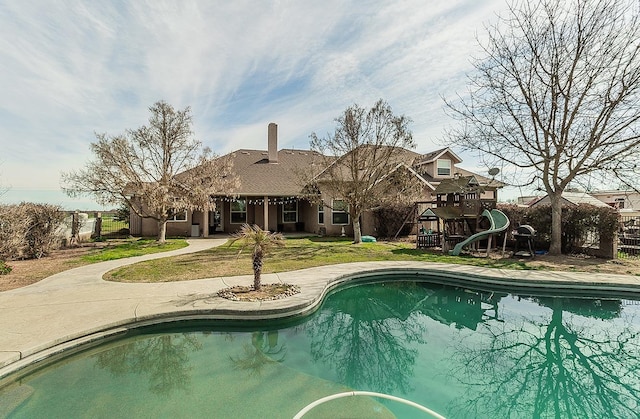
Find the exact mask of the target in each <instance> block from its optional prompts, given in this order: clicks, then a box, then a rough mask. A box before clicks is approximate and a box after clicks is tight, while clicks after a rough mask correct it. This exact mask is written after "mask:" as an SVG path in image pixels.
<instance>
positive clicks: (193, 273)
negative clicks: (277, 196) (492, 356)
mask: <svg viewBox="0 0 640 419" xmlns="http://www.w3.org/2000/svg"><path fill="white" fill-rule="evenodd" d="M238 250H239V244H238V243H235V244H233V245H232V246H228V245H224V246H221V247H217V248H214V249H210V250H206V251H203V252H198V253H192V254H188V255H182V256H174V257H171V258H163V259H156V260H152V261H147V262H141V263H136V264H134V265H129V266H125V267H122V268H120V269H116V270H113V271H111V272H108V273H107V274H106V275H105V279H107V280H112V281H121V282H165V281H184V280H191V279H200V278H212V277H219V276H235V275H247V274H252V273H253V271H252V268H251V267H252V264H251V255H250V252H249V251H247V250H245V251H244V252H243V253H241V254H240V255H239V256H238ZM384 260H399V261H422V262H443V263H458V264H465V265H476V266H486V267H496V268H510V269H531V268H529V267H527V266H526V265H525V264H524V263H522V262H519V261H517V260H513V259H502V260H495V259H486V258H474V257H459V256H448V255H442V254H441V253H433V252H426V251H423V250H418V249H415V244H414V243H403V242H377V243H361V244H357V245H354V244H352V243H351V241H350V240H349V239H340V238H334V237H323V238H321V237H310V238H296V239H287V240H286V246H285V247H282V248H278V247H276V248H273V249H272V250H271V251H270V253H269V254H268V255H267V257H266V258H265V263H264V268H263V273H273V272H285V271H292V270H297V269H304V268H311V267H315V266H322V265H332V264H337V263H346V262H370V261H384Z"/></svg>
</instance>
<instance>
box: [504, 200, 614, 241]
mask: <svg viewBox="0 0 640 419" xmlns="http://www.w3.org/2000/svg"><path fill="white" fill-rule="evenodd" d="M499 208H500V210H502V211H503V212H504V213H505V214H506V215H507V217H509V220H510V221H511V225H512V226H513V228H514V229H515V228H516V227H517V226H519V225H523V224H528V225H530V226H531V227H533V228H534V229H535V230H536V233H537V234H536V243H535V245H536V248H538V249H548V248H549V244H550V243H551V206H550V205H536V206H534V207H528V208H527V207H524V208H523V207H518V206H517V205H511V204H501V205H499ZM618 217H619V215H618V213H617V211H616V210H615V209H613V208H609V207H596V206H594V205H589V204H580V205H575V206H566V207H563V208H562V252H563V253H571V252H575V251H579V250H580V248H581V247H584V246H589V245H593V244H598V242H599V240H600V239H611V238H612V237H613V235H614V234H615V232H616V231H617V229H618Z"/></svg>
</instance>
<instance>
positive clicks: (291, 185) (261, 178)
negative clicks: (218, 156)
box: [229, 149, 320, 196]
mask: <svg viewBox="0 0 640 419" xmlns="http://www.w3.org/2000/svg"><path fill="white" fill-rule="evenodd" d="M229 156H230V157H231V159H232V161H233V171H234V172H235V174H236V176H237V177H238V179H239V180H240V185H239V187H238V188H237V189H236V190H235V192H234V193H235V194H236V195H245V196H297V195H301V194H302V188H303V185H302V182H301V181H300V176H299V173H300V172H301V171H303V170H309V167H312V166H313V165H315V164H317V163H318V162H319V161H320V158H319V157H320V155H319V154H318V153H316V152H314V151H310V150H293V149H282V150H279V151H278V162H277V163H269V153H268V152H267V151H266V150H246V149H241V150H237V151H234V152H233V153H231V154H229Z"/></svg>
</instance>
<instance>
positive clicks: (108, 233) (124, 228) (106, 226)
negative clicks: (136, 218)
mask: <svg viewBox="0 0 640 419" xmlns="http://www.w3.org/2000/svg"><path fill="white" fill-rule="evenodd" d="M101 215H102V216H101V220H102V221H101V223H100V236H101V237H104V238H115V237H128V236H129V220H128V219H125V220H122V219H120V218H119V217H118V214H117V213H115V212H103V213H102V214H101Z"/></svg>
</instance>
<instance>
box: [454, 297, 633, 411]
mask: <svg viewBox="0 0 640 419" xmlns="http://www.w3.org/2000/svg"><path fill="white" fill-rule="evenodd" d="M532 300H533V301H535V302H537V303H538V304H540V305H541V306H546V307H548V308H549V309H550V310H551V316H550V317H548V318H547V319H542V318H541V317H538V318H536V319H525V318H522V319H521V320H520V323H519V324H514V323H513V322H510V323H509V322H488V323H485V324H484V328H483V333H484V334H485V335H486V337H487V339H486V340H483V341H482V342H483V344H478V343H477V342H475V341H474V342H475V343H474V344H473V345H469V344H467V345H460V348H461V349H460V350H459V351H457V352H456V355H455V358H457V361H458V363H457V365H459V366H460V367H459V369H460V370H459V371H455V372H454V374H453V375H454V376H457V377H463V378H461V380H464V382H465V383H466V384H467V385H468V386H469V390H470V391H469V393H470V394H472V391H474V392H475V393H473V394H474V395H473V396H471V398H470V399H469V400H468V401H467V402H466V403H465V405H464V406H457V407H456V408H455V409H452V411H456V410H458V411H463V412H465V414H464V416H469V415H471V416H473V417H481V416H484V417H519V416H523V417H557V418H560V417H562V418H604V417H607V418H614V417H615V418H631V417H633V418H636V417H638V413H637V412H638V411H639V409H640V339H639V337H638V335H637V334H638V332H637V329H635V330H634V329H633V328H632V326H631V325H630V324H629V323H627V324H626V325H622V326H614V325H613V324H612V323H611V322H605V321H603V322H602V323H601V324H600V325H599V327H594V321H593V320H591V321H589V322H587V321H586V319H585V317H597V318H599V319H613V318H616V317H619V316H620V312H621V301H606V300H586V299H566V298H537V299H532ZM572 313H573V314H572ZM576 314H577V315H576ZM622 320H623V319H622V318H618V319H617V321H616V322H615V323H616V325H619V324H620V323H621V322H622ZM587 325H590V326H587Z"/></svg>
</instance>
